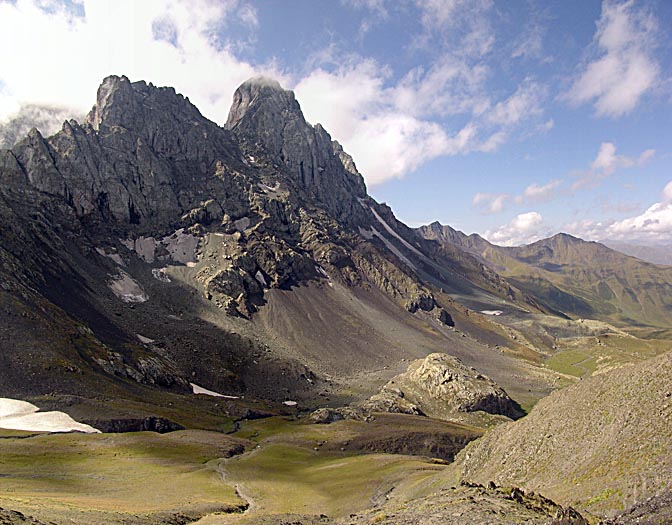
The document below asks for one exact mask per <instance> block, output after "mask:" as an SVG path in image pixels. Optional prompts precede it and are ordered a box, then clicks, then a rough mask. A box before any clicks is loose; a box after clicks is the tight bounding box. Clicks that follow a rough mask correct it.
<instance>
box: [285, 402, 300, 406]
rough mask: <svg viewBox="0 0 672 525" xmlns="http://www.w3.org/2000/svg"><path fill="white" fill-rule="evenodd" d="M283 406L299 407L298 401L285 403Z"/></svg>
mask: <svg viewBox="0 0 672 525" xmlns="http://www.w3.org/2000/svg"><path fill="white" fill-rule="evenodd" d="M282 404H283V405H287V406H288V407H295V406H296V405H298V403H297V402H296V401H283V402H282Z"/></svg>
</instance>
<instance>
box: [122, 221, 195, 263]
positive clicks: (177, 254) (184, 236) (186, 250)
mask: <svg viewBox="0 0 672 525" xmlns="http://www.w3.org/2000/svg"><path fill="white" fill-rule="evenodd" d="M119 240H120V242H121V243H122V244H123V245H124V246H126V248H128V249H129V250H133V251H134V252H135V253H137V254H138V257H140V258H141V259H142V260H143V261H145V262H146V263H150V264H151V263H153V262H154V261H156V260H161V261H165V260H172V261H175V262H180V263H183V264H184V263H187V262H195V261H196V260H197V258H196V248H197V247H198V237H196V236H195V235H191V234H190V233H185V232H184V228H180V229H179V230H177V231H175V232H174V233H172V234H171V235H168V236H166V237H164V238H163V239H161V240H160V241H157V240H156V239H154V237H139V238H138V239H119ZM161 248H162V249H161ZM157 249H158V254H157ZM162 252H163V254H162ZM166 252H168V255H166V254H165V253H166Z"/></svg>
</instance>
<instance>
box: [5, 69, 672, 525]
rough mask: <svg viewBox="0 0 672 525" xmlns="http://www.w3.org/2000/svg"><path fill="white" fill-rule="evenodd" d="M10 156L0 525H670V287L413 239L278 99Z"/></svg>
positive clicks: (455, 235) (110, 96)
mask: <svg viewBox="0 0 672 525" xmlns="http://www.w3.org/2000/svg"><path fill="white" fill-rule="evenodd" d="M21 125H24V123H21ZM17 129H18V128H17ZM13 133H14V132H13ZM10 135H11V134H8V133H5V134H4V135H3V136H4V137H5V138H6V137H9V136H10ZM12 136H13V135H12ZM7 146H8V147H9V149H3V150H0V398H1V399H0V427H1V428H2V430H0V523H2V524H19V523H21V524H23V523H26V524H58V525H60V524H65V523H69V524H71V523H74V524H88V523H110V524H133V525H135V524H137V525H140V524H159V523H167V524H186V523H199V524H203V525H214V524H225V523H240V524H245V523H268V524H270V523H285V524H297V525H298V524H305V525H308V524H348V523H353V524H354V523H356V524H368V523H389V524H397V523H398V524H438V523H442V524H443V523H445V524H468V523H480V524H516V523H529V524H540V525H541V524H546V525H582V524H588V523H591V524H596V523H605V524H619V525H625V524H631V523H640V524H643V523H650V524H654V523H670V522H671V521H670V520H672V515H671V514H670V508H672V492H671V490H672V485H671V483H672V393H671V389H672V354H671V353H670V348H671V341H672V267H669V266H662V265H656V264H652V263H648V262H644V261H641V260H639V259H636V258H634V257H631V256H628V255H625V254H623V253H620V252H618V251H614V250H612V249H610V248H608V247H606V246H604V245H602V244H598V243H594V242H585V241H582V240H581V239H577V238H574V237H571V236H568V235H564V234H560V235H557V236H555V237H552V238H550V239H545V240H542V241H539V242H536V243H534V244H531V245H529V246H522V247H517V248H504V247H499V246H495V245H493V244H490V243H489V242H487V241H486V240H485V239H483V238H481V237H479V236H478V235H470V236H467V235H465V234H463V233H461V232H459V231H456V230H453V229H452V228H451V227H450V226H447V225H441V224H438V223H433V224H430V225H427V226H423V227H421V228H417V229H413V228H409V227H407V226H406V225H405V224H403V223H402V222H400V221H399V220H397V219H396V218H395V216H394V214H393V212H392V210H391V209H390V207H388V206H387V205H385V204H381V203H379V202H376V201H375V200H374V199H373V198H372V197H370V196H369V195H368V194H367V188H366V186H365V184H364V179H363V178H362V176H361V175H360V173H359V172H358V171H357V168H356V166H355V163H354V161H353V159H352V158H351V157H350V156H349V155H348V154H347V153H346V152H345V151H344V150H343V148H342V147H341V146H340V144H339V143H338V142H336V141H335V140H333V139H332V137H331V136H330V135H329V133H328V132H327V131H326V130H325V129H324V128H323V127H322V126H321V125H319V124H315V125H311V124H309V123H308V122H306V120H305V118H304V116H303V114H302V112H301V108H300V106H299V102H298V101H297V100H296V98H295V96H294V94H293V93H292V92H291V91H287V90H284V89H283V88H282V87H281V86H280V85H279V84H278V83H277V82H276V81H274V80H271V79H267V78H260V77H259V78H253V79H251V80H249V81H247V82H245V83H244V84H243V85H241V86H240V87H239V88H238V90H237V91H236V93H235V95H234V99H233V105H232V107H231V110H230V113H229V118H228V121H227V122H226V123H225V125H223V126H220V125H218V124H216V123H214V122H211V121H209V120H208V119H206V118H204V117H203V116H202V115H201V113H200V112H199V110H198V109H197V108H196V107H195V106H194V105H192V104H191V103H190V102H189V99H188V98H185V97H184V96H182V95H180V94H178V93H176V92H175V90H174V89H172V88H167V87H155V86H153V85H152V84H151V83H150V84H147V83H145V82H142V81H139V82H131V81H130V80H129V79H128V78H126V77H124V76H121V77H118V76H110V77H108V78H106V79H104V80H103V82H102V84H101V86H100V88H99V89H98V94H97V100H96V104H95V106H94V107H93V109H92V110H91V111H90V113H89V114H88V115H87V116H86V118H85V119H83V122H77V121H75V120H68V121H66V122H64V123H63V126H62V129H61V130H60V131H59V132H58V133H56V134H55V135H53V136H50V137H44V136H42V135H41V134H40V132H39V131H37V129H35V128H33V129H32V130H31V131H30V132H29V133H28V134H27V136H25V137H23V138H19V140H18V141H16V142H15V141H14V140H12V141H9V139H7ZM67 430H74V431H75V432H66V431H67Z"/></svg>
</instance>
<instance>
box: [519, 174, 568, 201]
mask: <svg viewBox="0 0 672 525" xmlns="http://www.w3.org/2000/svg"><path fill="white" fill-rule="evenodd" d="M561 185H562V181H561V180H558V179H556V180H552V181H550V182H548V183H546V184H543V185H542V184H539V183H536V182H534V183H532V184H530V185H529V186H528V187H527V188H525V190H524V191H523V194H522V195H516V197H515V201H516V204H522V203H523V202H545V201H548V200H551V199H552V198H553V197H555V196H556V194H557V189H558V188H559V187H560V186H561Z"/></svg>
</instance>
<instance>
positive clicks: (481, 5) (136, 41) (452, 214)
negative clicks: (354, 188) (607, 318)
mask: <svg viewBox="0 0 672 525" xmlns="http://www.w3.org/2000/svg"><path fill="white" fill-rule="evenodd" d="M671 32H672V2H669V1H666V0H651V1H647V2H644V1H640V2H634V1H625V2H624V1H605V2H600V1H590V0H565V1H562V2H543V1H540V0H518V1H514V0H511V1H509V0H507V1H500V2H496V1H490V0H342V1H337V0H329V1H318V0H283V1H280V0H265V1H259V2H246V1H244V0H222V1H217V2H213V1H208V0H196V1H190V2H187V1H186V0H166V1H152V0H146V1H143V2H135V1H132V0H117V1H114V2H112V1H105V0H78V1H75V0H68V1H59V0H39V1H38V0H14V1H7V0H0V46H1V47H2V49H5V50H6V49H10V50H11V52H10V53H3V54H2V56H0V119H3V118H7V117H9V116H10V115H11V114H12V113H16V112H17V111H19V110H20V107H21V105H22V104H26V103H39V104H47V105H53V106H65V107H70V108H72V110H73V114H83V113H84V112H86V111H87V110H88V109H89V108H90V106H91V105H92V103H93V102H94V99H95V90H96V87H97V85H98V84H99V83H100V81H101V80H102V78H103V77H104V76H106V75H108V74H113V73H114V74H126V75H127V76H129V78H131V79H132V80H136V79H144V80H147V81H152V82H153V83H155V84H158V85H172V86H175V87H176V89H178V91H180V92H182V93H183V94H185V95H187V96H189V98H190V99H191V100H192V101H193V102H194V103H196V104H197V105H198V107H199V108H200V109H201V111H202V112H203V113H204V114H205V115H206V116H207V117H209V118H211V119H213V120H215V121H217V122H220V123H222V122H223V121H224V120H225V119H226V114H227V112H228V108H229V105H230V101H231V96H232V93H233V90H234V89H235V87H236V86H237V85H239V84H240V83H241V82H242V81H244V80H245V79H246V78H248V77H250V76H252V75H256V74H265V75H269V76H273V77H276V78H278V79H279V80H280V81H281V83H282V84H283V85H284V86H285V87H287V88H291V89H294V90H295V92H296V94H297V98H298V99H299V102H300V103H301V105H302V107H303V109H304V113H305V114H306V117H307V119H308V120H309V121H310V122H313V123H316V122H320V123H322V124H323V125H324V126H325V127H326V129H327V130H329V131H330V132H331V134H332V136H333V137H334V138H335V139H337V140H339V141H340V142H341V143H342V144H343V145H344V147H345V148H346V150H347V151H348V152H349V153H351V154H352V155H353V157H354V159H355V162H356V163H357V165H358V167H359V169H360V171H361V172H362V174H363V175H364V177H365V179H366V181H367V184H368V186H369V190H370V193H371V194H372V195H373V196H374V197H375V198H377V199H379V200H381V201H385V202H387V203H388V204H389V205H390V206H391V207H392V208H393V210H394V211H395V213H396V214H397V216H398V217H399V218H400V219H402V220H403V221H405V222H407V223H408V224H409V225H412V226H417V225H420V224H423V223H428V222H431V221H433V220H439V221H440V222H442V223H445V224H450V225H452V226H453V227H456V228H458V229H461V230H463V231H465V232H467V233H471V232H478V233H480V234H483V235H485V236H486V237H487V238H488V239H490V240H492V241H494V242H497V243H501V244H518V243H522V242H530V241H533V240H536V239H538V238H540V237H544V236H548V235H552V234H554V233H557V232H559V231H567V232H569V233H573V234H576V235H579V236H581V237H584V238H587V239H593V240H597V239H605V238H614V239H628V240H635V241H640V242H642V241H646V242H650V243H661V242H665V243H668V242H672V184H669V183H670V182H671V181H672V169H670V167H671V166H672V133H671V131H672V80H671V77H670V71H672V67H671V66H672V49H671V47H670V46H671V45H672V44H671V42H672V38H671V37H672V35H671V34H670V33H671ZM668 184H669V185H668Z"/></svg>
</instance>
